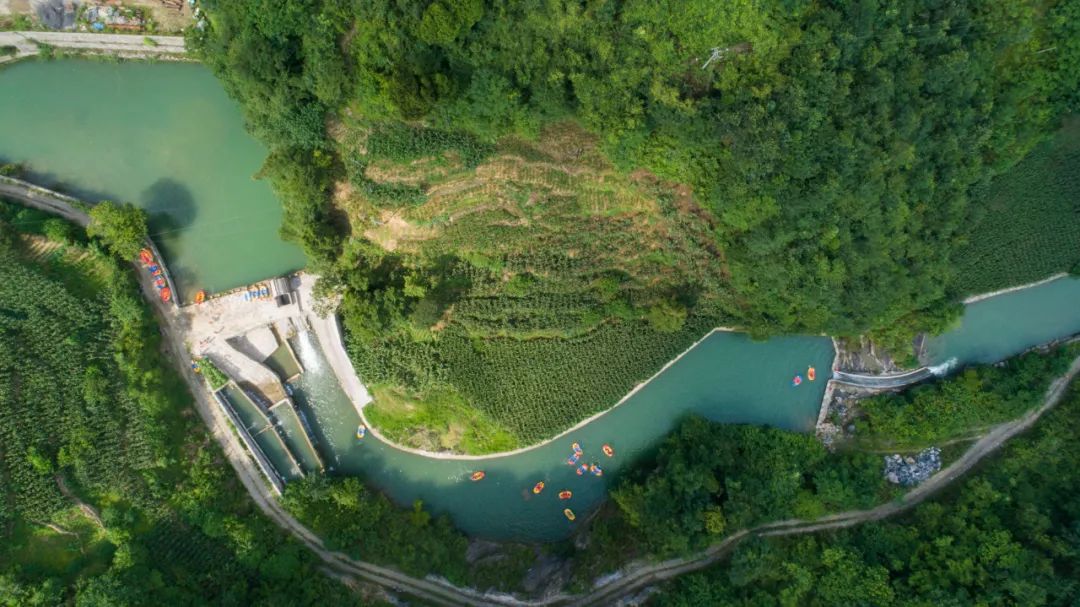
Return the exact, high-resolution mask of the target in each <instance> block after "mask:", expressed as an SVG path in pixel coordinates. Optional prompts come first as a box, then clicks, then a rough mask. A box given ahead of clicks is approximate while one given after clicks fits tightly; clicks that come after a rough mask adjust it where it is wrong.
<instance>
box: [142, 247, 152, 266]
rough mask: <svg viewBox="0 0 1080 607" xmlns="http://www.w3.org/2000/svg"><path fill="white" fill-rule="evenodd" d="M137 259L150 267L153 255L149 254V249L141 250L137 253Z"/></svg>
mask: <svg viewBox="0 0 1080 607" xmlns="http://www.w3.org/2000/svg"><path fill="white" fill-rule="evenodd" d="M139 259H141V260H142V262H143V264H144V265H150V264H152V263H154V254H153V253H151V252H150V249H143V250H141V251H139Z"/></svg>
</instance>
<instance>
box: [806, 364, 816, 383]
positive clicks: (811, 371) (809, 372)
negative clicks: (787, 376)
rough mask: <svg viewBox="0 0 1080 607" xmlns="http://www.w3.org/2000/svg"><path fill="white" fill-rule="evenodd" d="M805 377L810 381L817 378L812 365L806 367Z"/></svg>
mask: <svg viewBox="0 0 1080 607" xmlns="http://www.w3.org/2000/svg"><path fill="white" fill-rule="evenodd" d="M806 379H809V380H810V381H814V380H815V379H817V370H816V369H814V367H812V366H811V367H807V369H806Z"/></svg>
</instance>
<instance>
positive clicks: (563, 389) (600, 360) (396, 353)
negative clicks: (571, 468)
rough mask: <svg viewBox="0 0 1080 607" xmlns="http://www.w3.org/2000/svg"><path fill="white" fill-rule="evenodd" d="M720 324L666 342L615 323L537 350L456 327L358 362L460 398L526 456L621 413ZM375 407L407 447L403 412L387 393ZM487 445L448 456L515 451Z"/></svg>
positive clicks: (355, 350)
mask: <svg viewBox="0 0 1080 607" xmlns="http://www.w3.org/2000/svg"><path fill="white" fill-rule="evenodd" d="M717 324H718V322H717V320H716V319H715V318H707V317H691V318H690V319H688V320H687V322H686V324H685V325H684V326H683V328H682V329H681V330H680V331H678V332H676V333H662V332H659V331H656V330H653V329H652V328H651V327H650V326H649V325H648V324H647V323H644V322H640V321H629V322H627V321H615V322H609V323H605V324H604V325H602V326H601V327H599V328H598V329H596V330H594V331H591V332H589V333H587V334H585V335H582V336H580V337H576V338H572V339H566V338H535V339H527V340H525V339H514V338H490V339H471V338H470V337H469V336H468V335H467V334H466V333H465V332H464V330H463V329H462V328H461V327H459V326H456V325H454V326H451V327H450V328H448V329H447V330H446V331H444V332H443V333H441V334H440V335H439V337H438V339H435V340H433V341H431V342H426V343H422V344H412V345H411V346H408V345H405V344H401V343H400V342H397V343H395V342H394V341H386V342H378V343H377V344H374V345H370V344H363V343H361V342H359V341H358V340H351V342H352V343H351V344H350V345H351V348H350V354H351V356H352V358H353V361H354V363H355V364H356V366H357V371H358V373H359V374H360V375H361V377H364V378H378V380H377V381H380V382H384V381H389V382H390V383H393V384H397V385H413V386H415V385H420V386H430V388H429V390H431V391H432V392H433V393H436V394H439V398H442V399H445V398H447V396H446V392H447V390H453V391H455V392H456V393H457V394H459V395H460V398H462V399H463V400H464V402H468V403H471V404H472V405H473V406H474V407H476V408H477V409H479V410H480V411H481V412H482V414H483V417H484V418H486V419H490V420H493V421H494V422H495V423H496V424H497V425H498V426H499V427H502V428H506V429H507V430H508V431H509V432H510V434H511V435H512V436H513V438H514V439H515V442H514V443H513V446H522V445H527V444H531V443H533V442H537V441H540V440H543V439H545V438H549V437H551V436H554V435H556V434H558V433H559V432H561V431H563V430H565V429H566V428H568V427H570V426H572V425H573V424H575V423H577V422H579V421H581V420H582V419H585V418H586V417H589V416H590V415H593V414H595V413H597V412H599V411H603V410H605V409H607V408H609V407H611V406H612V405H614V404H615V403H616V402H618V400H619V399H620V398H622V397H623V396H624V395H625V394H626V393H627V392H629V391H630V390H631V389H633V387H634V386H635V385H637V384H638V383H640V382H642V381H644V380H645V379H648V378H649V377H650V376H651V375H652V374H653V373H655V372H656V371H657V370H659V369H660V367H662V366H663V365H664V364H665V363H666V362H668V361H669V360H671V359H672V358H674V357H675V356H677V355H678V354H679V353H680V352H682V351H683V350H685V349H686V348H688V347H689V346H690V344H692V343H693V342H694V341H696V340H698V339H700V338H701V336H702V335H704V334H705V333H707V332H708V331H709V330H710V329H712V328H713V327H715V326H716V325H717ZM375 397H376V398H375V403H374V404H373V411H374V412H375V413H374V414H373V417H372V419H373V422H374V423H375V424H376V425H377V426H379V427H382V425H383V423H386V424H388V425H391V426H393V427H394V428H395V430H396V432H395V437H396V438H401V439H406V440H407V439H408V438H409V436H410V431H409V430H406V428H407V427H408V426H407V424H408V421H405V422H399V421H394V419H393V416H394V411H393V409H390V410H387V409H388V408H383V407H382V405H381V403H383V402H386V401H385V399H382V400H381V399H380V393H379V392H378V391H377V392H376V393H375ZM417 400H420V401H422V400H423V399H417ZM380 416H381V417H380ZM387 417H390V418H391V419H387ZM380 420H383V422H382V423H380ZM417 421H418V422H419V421H421V420H417ZM462 421H465V418H463V419H462ZM444 423H445V422H444ZM403 426H404V427H403ZM422 427H423V426H422V425H420V424H419V423H418V425H417V426H414V427H412V429H411V432H412V433H420V432H421V428H422ZM407 442H410V443H411V444H415V445H417V446H424V447H431V446H433V445H430V444H427V443H426V442H424V443H416V442H413V441H407ZM485 445H487V443H486V442H484V441H480V440H477V441H473V443H472V444H471V445H466V444H464V443H450V444H444V445H441V446H440V447H441V448H451V447H458V448H460V449H465V448H466V447H470V446H471V448H469V449H467V450H468V451H469V452H470V453H483V452H485V451H495V450H504V449H506V448H507V447H509V446H510V444H508V443H505V442H503V441H502V440H500V441H499V442H498V446H497V447H496V446H490V447H486V446H485Z"/></svg>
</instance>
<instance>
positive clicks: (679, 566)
mask: <svg viewBox="0 0 1080 607" xmlns="http://www.w3.org/2000/svg"><path fill="white" fill-rule="evenodd" d="M5 183H6V184H7V187H5ZM12 192H13V191H12V189H11V183H10V181H7V182H5V181H4V180H3V179H0V194H3V195H4V196H5V197H8V198H11V199H15V200H18V201H20V202H23V203H25V204H28V205H30V206H34V207H35V208H40V209H42V210H46V211H50V212H54V213H57V214H59V215H61V216H62V217H65V218H67V219H70V220H72V221H75V222H76V223H79V224H80V225H84V226H85V225H86V223H87V222H88V221H89V217H87V216H86V214H85V213H83V212H82V211H81V210H79V209H78V208H76V207H77V206H80V205H78V204H74V205H73V204H72V202H73V201H74V202H75V203H78V201H75V200H74V199H72V198H70V197H67V196H64V195H62V194H57V193H55V192H52V193H50V192H49V191H48V190H45V189H44V188H37V187H36V186H34V187H33V191H32V192H29V193H28V192H26V191H25V189H24V191H23V193H22V195H18V194H16V193H12ZM50 194H52V195H50ZM134 266H135V268H136V272H137V274H138V277H139V283H140V287H141V289H142V291H143V295H144V296H145V297H146V299H147V301H148V302H149V303H150V305H151V306H152V308H153V310H154V312H155V314H156V316H157V317H158V321H159V323H160V327H161V331H162V334H163V335H164V338H165V339H164V344H165V346H166V348H167V352H166V354H167V357H168V358H171V359H172V364H173V365H174V368H175V369H176V370H177V371H178V372H179V373H180V374H181V376H182V377H183V378H184V379H185V380H186V381H187V383H188V387H189V389H190V391H191V393H192V396H193V397H194V400H195V404H196V410H197V411H198V413H199V416H200V417H201V418H202V419H203V422H204V423H205V424H206V426H207V428H208V430H209V432H210V434H211V435H213V437H214V438H215V439H216V440H217V442H218V444H219V445H220V446H221V449H222V451H223V453H224V454H225V456H226V458H227V459H228V461H229V463H230V465H231V466H232V467H233V469H234V470H235V471H236V474H237V478H239V479H240V482H241V483H242V484H243V485H244V488H245V489H246V490H247V492H248V494H249V495H250V496H251V498H252V500H254V502H255V504H256V505H257V506H258V507H259V509H260V510H262V512H263V513H264V514H266V516H268V517H269V518H270V519H271V520H273V521H274V522H275V523H276V524H277V525H278V526H280V527H281V528H282V529H284V530H286V531H288V532H289V533H290V534H291V535H292V536H293V537H294V538H295V539H297V540H298V541H300V542H301V543H303V544H304V545H305V546H306V547H307V548H309V549H310V550H311V551H312V552H313V553H315V555H316V556H318V557H319V558H320V559H321V560H322V561H323V562H324V563H325V565H326V568H327V572H328V573H330V574H331V575H332V576H333V577H335V578H337V579H339V580H341V581H342V582H343V583H346V584H348V585H350V586H352V585H353V584H352V583H351V582H352V581H354V580H362V581H364V582H367V583H370V584H375V585H377V586H380V587H383V588H386V589H389V590H390V591H393V592H401V593H405V594H408V595H411V596H414V597H416V598H418V599H421V600H424V601H427V602H429V603H432V604H435V605H447V606H462V605H468V606H477V607H482V606H483V607H486V606H502V607H562V606H585V605H600V604H610V603H612V602H614V601H616V600H618V599H619V598H621V597H625V596H627V595H630V594H633V593H635V592H637V591H639V590H641V589H642V588H644V587H646V586H650V585H653V584H656V583H657V582H662V581H664V580H669V579H671V578H674V577H677V576H679V575H682V574H685V573H689V572H692V571H698V570H701V569H704V568H706V567H709V566H710V565H713V564H715V563H717V562H718V561H719V560H720V559H722V558H724V556H726V555H727V554H728V553H729V552H730V551H731V550H732V549H733V548H734V547H735V546H736V545H738V543H739V542H740V541H742V540H743V539H746V538H747V537H751V536H784V535H800V534H806V533H815V532H818V531H825V530H830V529H840V528H844V527H851V526H854V525H858V524H860V523H863V522H866V521H876V520H881V519H884V518H888V517H890V516H895V515H897V514H901V513H903V512H906V511H908V510H910V509H911V508H913V507H914V506H916V505H918V504H919V503H921V502H923V501H925V500H926V499H928V498H929V497H931V496H932V495H934V494H935V493H937V492H939V491H940V490H942V489H943V488H945V487H947V486H949V485H950V484H951V483H952V482H954V481H955V480H957V479H958V478H960V477H961V476H963V475H964V474H965V473H967V472H968V471H969V470H971V469H972V468H973V467H975V466H976V465H977V464H978V463H979V462H981V461H982V460H983V459H984V458H986V457H987V456H988V455H990V454H992V453H993V452H995V451H996V450H997V449H999V448H1000V447H1001V446H1002V445H1003V444H1004V443H1005V442H1007V441H1008V440H1009V439H1011V438H1013V437H1014V436H1016V435H1017V434H1020V433H1021V432H1024V431H1025V430H1027V429H1028V428H1030V427H1031V426H1032V425H1034V424H1035V422H1036V421H1038V419H1039V418H1040V417H1041V416H1042V415H1043V414H1044V413H1046V412H1047V411H1049V410H1050V409H1052V408H1053V407H1054V406H1056V405H1057V404H1058V403H1059V402H1060V401H1061V399H1062V397H1063V396H1064V395H1065V393H1066V389H1067V388H1068V386H1069V384H1070V382H1071V381H1072V380H1073V379H1074V378H1075V377H1076V376H1077V374H1078V373H1080V357H1077V358H1076V359H1075V360H1074V361H1073V363H1072V365H1071V366H1070V368H1069V370H1068V372H1067V373H1065V374H1064V375H1063V376H1062V377H1060V378H1058V379H1056V380H1055V381H1054V382H1053V383H1052V384H1051V386H1050V388H1049V389H1048V390H1047V393H1046V395H1045V397H1044V399H1043V404H1042V405H1041V406H1039V407H1038V408H1036V409H1033V410H1031V411H1029V412H1027V413H1025V414H1024V415H1023V416H1021V417H1019V418H1017V419H1015V420H1012V421H1009V422H1005V423H1003V424H999V425H997V426H995V427H993V428H992V429H990V430H989V431H988V432H987V433H986V434H985V435H984V436H983V437H982V438H980V439H979V440H978V441H977V442H976V443H975V444H974V445H972V446H971V447H970V448H969V449H968V450H967V451H966V452H965V453H964V454H963V455H962V456H961V457H960V458H959V459H957V460H956V461H955V462H953V463H952V464H950V465H949V466H948V467H946V468H944V469H943V470H941V471H939V472H938V473H937V474H935V475H934V476H932V477H931V478H930V479H929V480H927V481H926V482H924V483H923V484H922V485H919V486H918V487H916V488H915V489H912V490H911V491H909V492H908V493H906V494H904V495H903V496H901V497H900V498H899V499H897V500H894V501H891V502H888V503H885V504H882V505H880V506H877V507H875V508H871V509H868V510H851V511H847V512H840V513H836V514H831V515H828V516H823V517H820V518H817V519H813V520H809V521H807V520H798V519H791V520H784V521H775V522H771V523H766V524H763V525H759V526H757V527H754V528H751V529H746V530H742V531H738V532H736V533H734V534H732V535H731V536H729V537H728V538H727V539H725V540H724V541H722V542H720V543H718V544H715V545H713V546H711V547H710V548H708V549H706V550H704V551H702V552H700V553H698V554H695V555H692V556H687V557H682V558H677V559H670V560H667V561H662V562H659V563H652V564H648V563H645V564H643V563H636V564H630V565H628V566H627V567H624V568H623V570H622V571H621V572H620V573H619V575H618V577H617V578H616V579H613V580H612V581H610V582H608V583H606V584H602V585H600V586H598V587H594V588H593V589H592V590H591V591H590V592H588V593H586V594H583V595H568V594H561V593H560V594H557V595H554V596H550V597H546V598H542V599H537V600H523V599H518V598H516V597H513V596H511V595H507V594H501V593H500V594H491V593H480V592H478V591H476V590H473V589H471V588H461V587H458V586H454V585H452V584H450V583H449V582H447V581H445V580H441V579H438V578H435V577H432V576H429V577H428V578H423V579H421V578H416V577H413V576H410V575H406V574H404V573H401V572H399V571H395V570H393V569H390V568H387V567H382V566H379V565H375V564H372V563H368V562H365V561H360V560H355V559H352V558H350V557H348V556H347V555H345V554H342V553H340V552H336V551H333V550H330V549H328V548H327V547H326V545H325V544H324V543H323V541H322V540H321V539H320V538H319V537H318V536H317V535H315V533H313V532H312V531H311V530H310V529H308V528H307V527H305V526H304V525H303V524H301V523H300V522H299V521H297V520H296V519H295V518H294V517H293V516H292V515H291V514H289V513H288V512H286V511H285V509H284V508H283V507H282V505H281V504H280V503H279V502H278V500H277V499H276V497H275V496H274V495H273V494H272V493H271V489H270V487H269V486H268V485H267V484H266V482H265V480H264V479H263V478H262V476H261V474H260V472H259V471H258V470H257V469H256V468H255V464H254V462H253V461H252V459H251V458H250V457H249V456H248V455H247V453H246V452H245V451H244V447H243V446H242V444H241V443H240V441H239V439H238V438H237V437H236V436H235V435H234V434H233V432H232V430H231V429H230V428H229V425H228V423H227V422H226V419H225V417H224V414H223V413H222V412H221V411H220V409H219V408H218V407H216V406H214V403H213V402H211V396H210V392H209V390H208V389H207V388H206V386H205V385H204V384H203V382H202V379H201V378H200V377H198V376H197V375H196V374H195V373H194V372H193V371H192V370H191V368H190V365H189V364H188V354H187V345H186V344H185V342H184V334H185V333H184V330H183V324H182V322H181V320H182V316H181V315H180V314H179V313H178V312H177V309H176V308H175V307H174V306H172V305H171V304H167V303H164V302H162V301H161V300H160V298H159V297H157V293H156V290H155V288H154V286H153V282H152V278H151V276H150V275H149V274H148V273H147V272H146V270H145V269H144V268H142V267H140V266H139V265H138V264H134Z"/></svg>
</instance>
